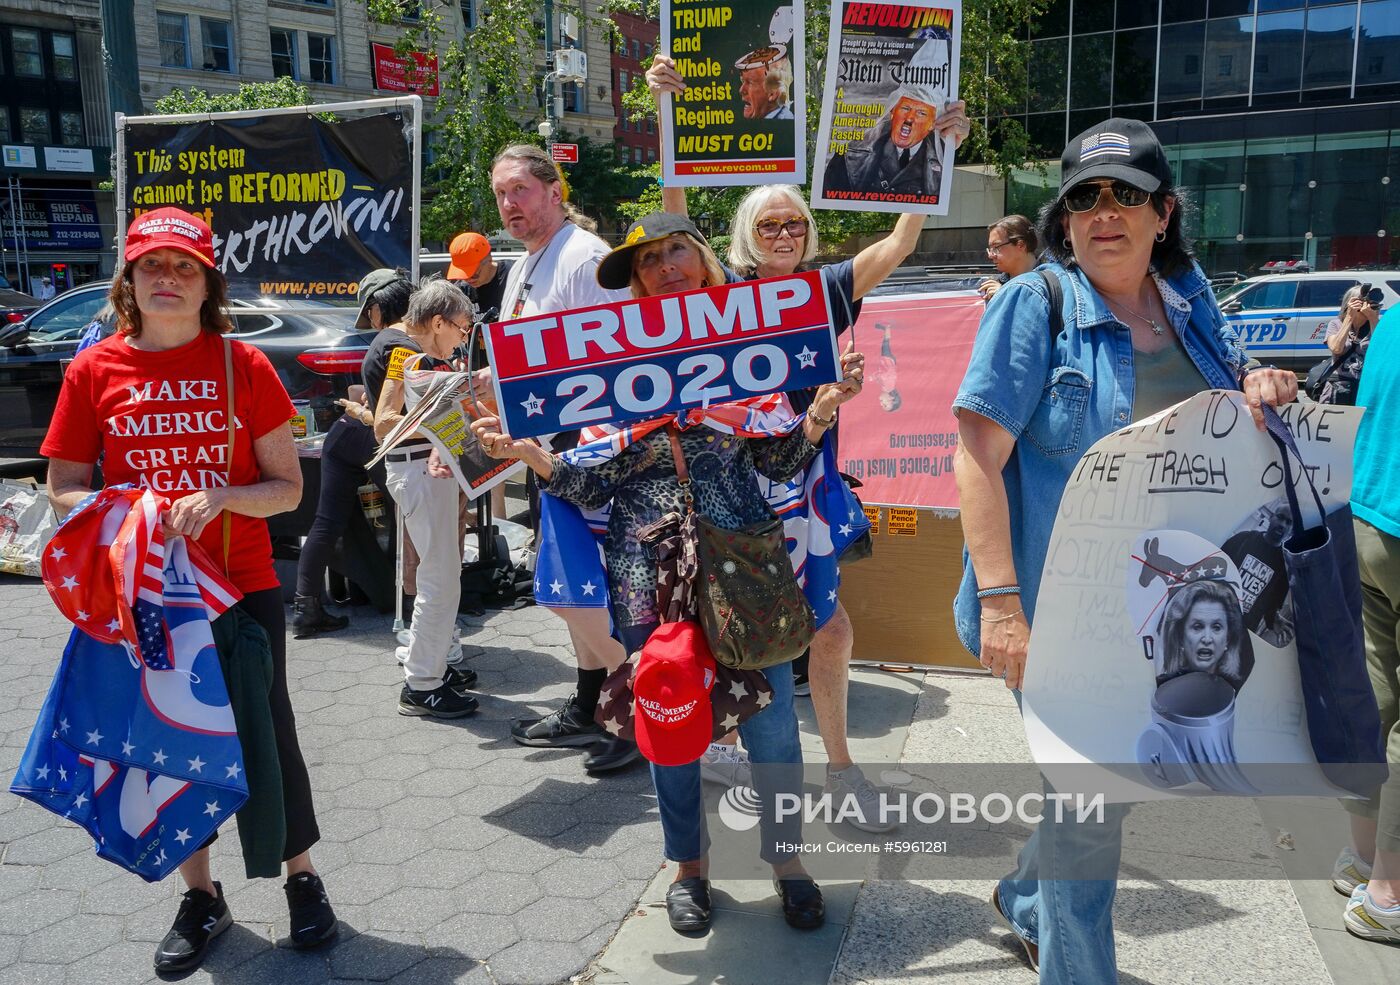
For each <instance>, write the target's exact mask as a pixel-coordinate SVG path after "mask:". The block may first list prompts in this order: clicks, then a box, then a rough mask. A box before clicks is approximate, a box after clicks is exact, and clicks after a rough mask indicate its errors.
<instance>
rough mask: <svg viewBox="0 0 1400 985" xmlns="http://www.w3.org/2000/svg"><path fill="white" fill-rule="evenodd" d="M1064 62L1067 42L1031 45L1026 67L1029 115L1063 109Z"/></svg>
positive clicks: (1032, 43) (1066, 60)
mask: <svg viewBox="0 0 1400 985" xmlns="http://www.w3.org/2000/svg"><path fill="white" fill-rule="evenodd" d="M1068 58H1069V39H1068V38H1055V39H1054V40H1051V41H1032V42H1031V56H1030V64H1029V66H1028V67H1027V70H1028V76H1029V79H1030V85H1029V87H1028V88H1029V90H1030V93H1029V94H1030V101H1031V104H1030V108H1031V112H1037V111H1041V110H1051V109H1064V108H1065V75H1066V73H1068V71H1069V62H1068Z"/></svg>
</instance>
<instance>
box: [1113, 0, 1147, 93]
mask: <svg viewBox="0 0 1400 985" xmlns="http://www.w3.org/2000/svg"><path fill="white" fill-rule="evenodd" d="M1119 9H1120V10H1121V9H1122V7H1121V6H1120V7H1119ZM1113 44H1114V55H1113V104H1114V105H1115V106H1122V105H1124V104H1125V103H1146V102H1151V101H1152V83H1153V81H1154V76H1155V75H1156V73H1157V29H1156V28H1155V27H1151V28H1147V29H1145V30H1141V31H1119V32H1117V34H1115V35H1114V39H1113Z"/></svg>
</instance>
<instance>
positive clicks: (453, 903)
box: [369, 886, 461, 932]
mask: <svg viewBox="0 0 1400 985" xmlns="http://www.w3.org/2000/svg"><path fill="white" fill-rule="evenodd" d="M372 909H373V914H372V916H371V917H370V924H369V926H370V928H371V929H380V930H406V931H420V932H421V931H425V930H431V929H432V928H433V927H436V926H437V925H438V924H440V923H442V922H443V921H445V920H447V919H449V918H451V917H453V916H455V915H456V914H458V913H460V912H461V907H460V906H459V905H458V903H457V900H456V898H455V897H454V896H453V895H452V894H450V893H445V892H443V891H442V890H440V889H424V888H422V887H418V886H414V887H406V888H404V889H396V890H395V891H394V892H392V893H390V894H389V895H387V896H385V897H383V898H382V899H380V900H379V901H378V902H377V903H375V905H374V907H373V908H372Z"/></svg>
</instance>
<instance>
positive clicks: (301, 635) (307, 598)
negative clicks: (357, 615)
mask: <svg viewBox="0 0 1400 985" xmlns="http://www.w3.org/2000/svg"><path fill="white" fill-rule="evenodd" d="M348 625H350V620H349V619H347V618H346V617H345V616H333V615H331V614H330V613H329V612H327V611H326V610H325V609H324V608H323V607H322V605H321V600H320V599H318V598H317V597H316V596H314V595H298V596H297V597H296V598H294V599H293V600H292V638H293V639H297V640H304V639H306V638H307V637H309V636H315V635H317V634H318V633H334V632H336V631H338V630H341V629H344V628H345V627H346V626H348Z"/></svg>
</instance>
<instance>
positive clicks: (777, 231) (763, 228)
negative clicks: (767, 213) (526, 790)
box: [754, 219, 807, 239]
mask: <svg viewBox="0 0 1400 985" xmlns="http://www.w3.org/2000/svg"><path fill="white" fill-rule="evenodd" d="M754 229H755V230H756V231H757V232H758V234H759V235H760V236H762V237H763V238H764V239H777V238H778V237H779V236H781V235H782V234H783V233H787V234H788V235H789V236H791V237H792V238H793V239H796V238H797V237H799V236H806V235H807V220H806V219H789V220H787V222H779V221H778V220H777V219H764V220H763V221H762V222H760V223H758V224H757V225H755V226H754Z"/></svg>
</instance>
